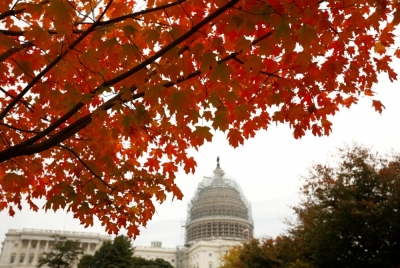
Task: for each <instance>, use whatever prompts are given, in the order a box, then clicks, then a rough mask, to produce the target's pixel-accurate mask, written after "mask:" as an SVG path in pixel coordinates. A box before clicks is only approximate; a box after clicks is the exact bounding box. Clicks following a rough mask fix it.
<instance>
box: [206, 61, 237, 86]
mask: <svg viewBox="0 0 400 268" xmlns="http://www.w3.org/2000/svg"><path fill="white" fill-rule="evenodd" d="M231 72H232V69H231V68H230V67H229V66H228V65H227V64H226V62H222V63H220V64H218V65H217V67H215V69H214V70H213V72H212V74H211V76H210V80H211V81H213V82H217V81H221V83H222V84H223V85H227V84H228V83H229V81H230V74H231Z"/></svg>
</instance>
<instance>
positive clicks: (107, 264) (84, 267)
mask: <svg viewBox="0 0 400 268" xmlns="http://www.w3.org/2000/svg"><path fill="white" fill-rule="evenodd" d="M133 260H134V259H133V248H132V245H131V241H130V239H129V238H128V237H126V236H122V235H121V236H117V237H116V238H115V239H114V241H112V242H110V241H106V242H104V243H103V244H102V245H101V247H100V248H99V249H98V250H97V251H96V252H95V254H94V256H87V255H85V256H83V258H82V259H81V261H80V262H79V264H78V268H94V267H96V268H132V267H133Z"/></svg>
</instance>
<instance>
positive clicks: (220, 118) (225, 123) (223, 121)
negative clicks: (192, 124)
mask: <svg viewBox="0 0 400 268" xmlns="http://www.w3.org/2000/svg"><path fill="white" fill-rule="evenodd" d="M212 126H213V128H214V129H215V130H217V129H218V128H219V129H220V130H222V131H225V130H227V129H228V128H229V118H228V115H227V114H226V112H217V113H216V115H215V117H214V120H213V123H212Z"/></svg>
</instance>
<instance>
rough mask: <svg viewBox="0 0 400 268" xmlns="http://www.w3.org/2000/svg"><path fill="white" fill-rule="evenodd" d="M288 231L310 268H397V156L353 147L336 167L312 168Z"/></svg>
mask: <svg viewBox="0 0 400 268" xmlns="http://www.w3.org/2000/svg"><path fill="white" fill-rule="evenodd" d="M305 179H306V180H305V185H304V186H303V188H302V189H301V193H302V195H303V197H304V198H303V200H302V202H301V203H300V205H299V206H297V207H295V208H294V211H295V213H296V215H297V217H298V221H297V222H296V223H295V224H294V225H293V226H292V227H291V228H290V233H291V235H292V236H293V238H294V244H295V245H296V247H297V248H299V249H301V250H302V252H301V255H302V256H303V257H304V258H305V259H308V260H309V261H310V263H312V264H313V265H315V266H316V267H399V266H400V254H399V252H400V156H399V155H398V154H391V155H389V156H387V157H383V156H380V155H378V154H374V153H372V151H371V150H370V149H367V148H364V147H361V146H358V145H355V146H353V147H352V148H344V149H341V150H340V151H339V161H338V162H337V163H336V165H321V164H316V165H314V167H313V168H312V169H311V170H310V173H309V174H308V176H306V177H305Z"/></svg>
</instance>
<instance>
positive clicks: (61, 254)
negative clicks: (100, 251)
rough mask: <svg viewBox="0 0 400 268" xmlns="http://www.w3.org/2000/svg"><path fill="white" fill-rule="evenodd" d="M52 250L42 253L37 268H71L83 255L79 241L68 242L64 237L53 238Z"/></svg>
mask: <svg viewBox="0 0 400 268" xmlns="http://www.w3.org/2000/svg"><path fill="white" fill-rule="evenodd" d="M54 238H55V245H54V249H53V250H52V251H50V252H45V253H44V258H42V259H40V260H39V263H38V265H37V267H42V266H43V265H47V266H48V267H50V268H71V267H73V266H74V264H75V263H76V262H77V260H78V258H79V255H80V254H82V253H83V251H82V248H81V247H80V242H79V241H73V240H68V239H66V237H58V236H55V237H54Z"/></svg>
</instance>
